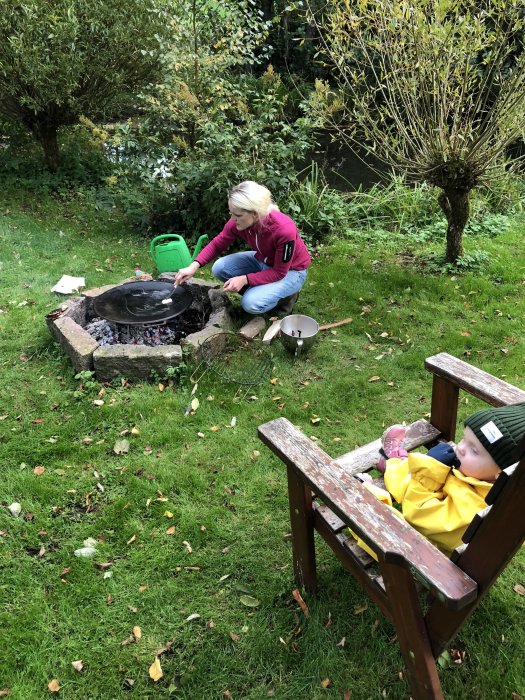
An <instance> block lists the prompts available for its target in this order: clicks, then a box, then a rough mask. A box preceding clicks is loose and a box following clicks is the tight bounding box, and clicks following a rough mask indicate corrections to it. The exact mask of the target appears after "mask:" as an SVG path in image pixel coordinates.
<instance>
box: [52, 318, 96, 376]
mask: <svg viewBox="0 0 525 700" xmlns="http://www.w3.org/2000/svg"><path fill="white" fill-rule="evenodd" d="M53 335H54V336H55V338H56V339H57V341H58V342H59V343H60V345H61V346H62V347H63V348H64V350H65V352H66V353H67V355H69V357H70V359H71V362H72V364H73V367H74V369H75V372H84V371H85V370H91V371H92V370H93V352H94V350H95V349H96V348H97V347H98V344H97V341H96V340H94V339H93V338H92V337H91V336H90V335H89V333H88V332H87V331H85V330H84V329H83V328H82V327H81V326H79V325H78V323H76V322H75V321H73V319H72V318H70V317H69V316H61V317H59V318H57V319H55V321H54V322H53Z"/></svg>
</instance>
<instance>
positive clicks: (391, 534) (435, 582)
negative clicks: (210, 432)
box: [258, 418, 477, 609]
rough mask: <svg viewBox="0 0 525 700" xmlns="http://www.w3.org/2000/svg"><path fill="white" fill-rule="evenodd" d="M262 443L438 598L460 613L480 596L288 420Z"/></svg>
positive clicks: (274, 425)
mask: <svg viewBox="0 0 525 700" xmlns="http://www.w3.org/2000/svg"><path fill="white" fill-rule="evenodd" d="M258 434H259V437H260V439H261V440H262V442H263V443H264V444H265V445H267V447H269V448H270V449H271V450H272V452H274V454H276V455H277V456H278V457H279V458H280V459H281V460H282V461H283V462H284V463H285V464H286V466H287V467H289V468H291V469H293V470H294V471H295V472H296V474H298V475H299V476H300V477H301V478H302V479H304V481H305V483H306V484H308V486H309V487H310V488H311V490H312V491H313V492H314V493H315V494H317V495H318V496H319V497H321V498H322V500H323V501H324V502H325V503H326V504H327V505H329V507H330V508H331V509H332V510H333V511H334V513H336V515H338V516H339V517H340V518H341V520H343V522H345V523H346V524H347V525H348V526H349V527H351V529H352V530H353V531H354V532H355V533H356V534H357V535H358V536H359V537H361V538H362V539H363V541H364V542H366V544H367V545H368V546H369V547H370V548H371V549H372V550H373V551H374V552H376V554H377V556H378V560H379V562H380V564H381V562H382V561H385V562H387V563H390V564H397V565H401V566H404V567H405V568H408V569H410V571H411V573H412V574H413V575H414V576H415V577H416V578H417V579H418V580H419V581H420V582H422V583H423V584H424V585H425V587H426V588H428V589H429V590H430V591H431V592H432V593H433V594H434V595H435V596H436V597H437V598H439V599H440V600H441V601H443V602H444V603H445V604H446V605H447V606H449V607H450V608H451V609H460V608H462V607H464V606H465V605H467V604H469V603H471V602H472V601H473V600H475V599H476V596H477V584H476V582H475V581H473V580H472V579H471V578H470V577H469V576H467V575H466V574H465V573H464V572H463V571H462V570H461V569H459V568H458V567H457V566H456V565H455V564H453V563H452V562H451V561H450V559H448V558H447V557H446V556H445V555H444V554H442V553H441V552H440V551H439V550H438V549H437V548H436V547H434V545H432V544H431V543H430V542H429V541H428V540H427V539H426V538H425V537H423V535H421V534H420V533H418V532H417V531H416V530H414V529H413V528H412V527H411V526H410V525H409V524H408V523H407V522H405V521H404V520H402V519H401V518H399V517H397V516H396V514H395V513H394V512H393V511H392V510H391V509H390V508H388V507H387V506H385V505H384V504H383V503H381V502H380V501H379V500H378V499H377V498H376V497H375V496H373V495H372V494H371V493H370V491H368V489H367V488H365V486H364V485H363V484H362V483H361V482H360V481H359V480H358V479H355V478H354V477H352V476H348V475H345V474H344V473H343V471H342V470H341V467H340V466H338V465H337V464H336V462H335V461H334V460H332V459H331V458H330V457H329V456H328V455H327V454H326V453H325V452H323V450H321V448H320V447H318V446H317V445H316V444H315V443H314V442H313V441H312V440H310V439H309V438H307V437H306V436H305V435H304V434H303V433H302V432H301V431H300V430H298V429H297V428H296V427H295V426H293V425H292V423H290V421H288V420H287V419H286V418H277V419H275V420H272V421H270V422H269V423H265V424H264V425H261V426H259V430H258Z"/></svg>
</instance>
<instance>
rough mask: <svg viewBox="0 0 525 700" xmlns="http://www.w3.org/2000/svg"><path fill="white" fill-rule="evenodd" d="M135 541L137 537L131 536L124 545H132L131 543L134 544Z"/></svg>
mask: <svg viewBox="0 0 525 700" xmlns="http://www.w3.org/2000/svg"><path fill="white" fill-rule="evenodd" d="M136 539H137V535H132V537H130V538H129V540H128V541H127V542H126V544H132V543H133V542H135V540H136Z"/></svg>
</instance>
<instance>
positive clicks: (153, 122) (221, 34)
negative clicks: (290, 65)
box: [116, 0, 318, 233]
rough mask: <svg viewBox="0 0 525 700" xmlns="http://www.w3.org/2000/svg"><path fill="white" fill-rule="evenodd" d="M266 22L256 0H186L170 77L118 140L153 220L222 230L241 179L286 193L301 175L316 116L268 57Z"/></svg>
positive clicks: (176, 24)
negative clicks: (145, 195) (227, 198)
mask: <svg viewBox="0 0 525 700" xmlns="http://www.w3.org/2000/svg"><path fill="white" fill-rule="evenodd" d="M269 24H270V23H269V22H268V21H267V20H265V19H264V18H263V16H262V12H261V11H257V6H256V2H255V0H181V5H180V8H179V11H178V12H177V16H176V17H175V18H174V21H173V35H172V38H171V40H170V42H169V50H168V51H167V53H166V58H165V60H166V67H165V71H164V76H163V81H162V83H159V84H157V85H154V86H150V89H149V90H148V94H147V95H144V102H145V105H144V109H143V115H144V119H141V120H140V121H139V120H136V121H135V123H134V124H133V125H132V127H131V133H128V134H127V135H126V142H124V141H122V142H121V144H119V145H122V147H123V148H124V149H126V161H125V166H124V167H123V168H122V173H121V174H119V182H122V179H123V178H127V179H128V180H129V178H130V171H131V168H130V163H131V160H132V159H133V160H134V163H135V166H136V167H135V168H134V172H135V174H138V176H139V177H140V180H141V183H140V184H141V187H143V188H144V190H146V191H147V192H149V193H150V201H152V205H151V206H150V207H149V208H150V210H151V211H155V218H154V220H153V221H152V224H151V225H152V226H154V227H155V228H157V227H160V228H162V229H163V230H168V229H169V230H173V229H175V230H183V229H184V230H187V231H189V232H192V233H195V232H197V231H209V230H215V229H216V228H217V224H218V222H220V221H222V220H223V219H224V216H225V196H226V192H227V191H228V189H229V188H230V187H231V186H232V185H234V184H235V183H236V182H240V181H241V180H244V179H251V180H259V181H262V182H264V184H265V185H267V186H268V187H269V188H270V189H271V190H272V191H274V192H275V193H276V195H277V194H278V193H280V194H281V196H282V192H283V191H285V190H287V189H288V188H289V187H290V185H291V183H293V182H295V180H296V165H295V164H296V162H297V161H300V160H301V159H302V158H303V157H304V155H305V153H306V152H307V151H308V150H309V149H311V148H312V146H313V144H314V142H315V141H314V133H315V130H316V128H317V127H318V122H317V121H316V120H315V119H310V118H309V114H308V104H307V103H306V101H304V100H302V99H301V96H300V95H299V93H298V92H297V91H296V90H293V88H292V89H290V87H289V86H288V85H287V84H286V83H285V81H284V80H283V79H282V78H281V76H280V75H279V74H278V73H277V72H276V71H274V70H273V68H272V66H268V65H267V57H268V51H269V47H268V45H267V36H268V30H269ZM263 68H265V70H264V72H262V71H263ZM292 92H293V94H291V93H292ZM116 137H117V138H123V137H124V135H123V134H122V133H121V132H119V133H118V134H117V135H116ZM128 145H130V146H131V149H130V148H129V147H128ZM130 150H134V155H133V154H131V153H130ZM146 151H147V153H148V157H147V158H145V157H144V153H145V152H146ZM124 171H125V172H124Z"/></svg>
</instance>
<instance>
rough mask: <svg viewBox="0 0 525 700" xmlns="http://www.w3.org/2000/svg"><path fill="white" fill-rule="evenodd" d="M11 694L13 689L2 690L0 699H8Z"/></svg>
mask: <svg viewBox="0 0 525 700" xmlns="http://www.w3.org/2000/svg"><path fill="white" fill-rule="evenodd" d="M10 692H11V688H3V689H2V690H0V698H5V697H7V696H8V695H9V693H10Z"/></svg>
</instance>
